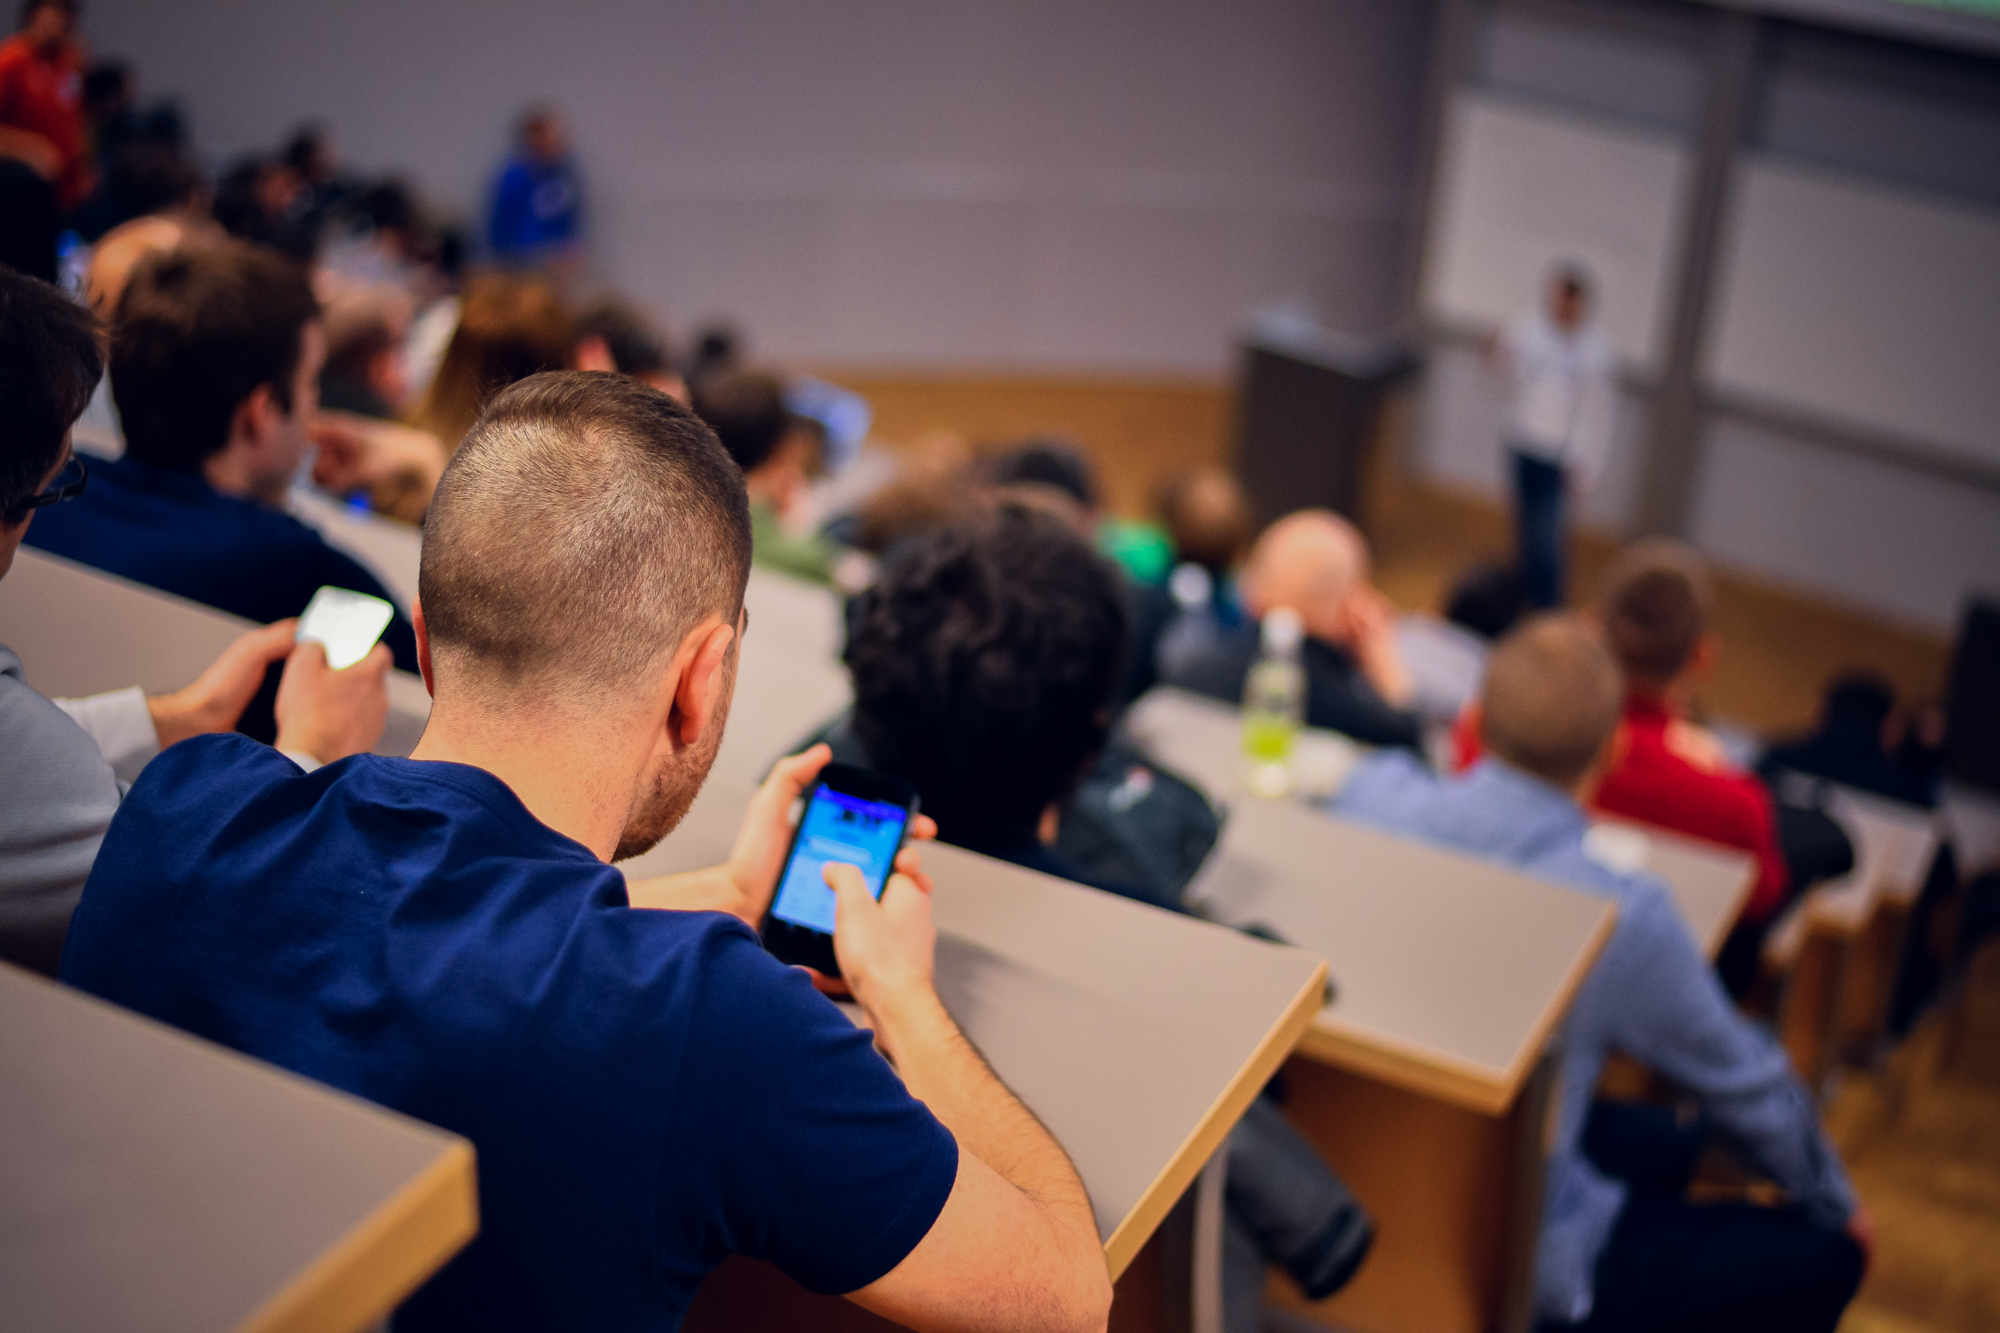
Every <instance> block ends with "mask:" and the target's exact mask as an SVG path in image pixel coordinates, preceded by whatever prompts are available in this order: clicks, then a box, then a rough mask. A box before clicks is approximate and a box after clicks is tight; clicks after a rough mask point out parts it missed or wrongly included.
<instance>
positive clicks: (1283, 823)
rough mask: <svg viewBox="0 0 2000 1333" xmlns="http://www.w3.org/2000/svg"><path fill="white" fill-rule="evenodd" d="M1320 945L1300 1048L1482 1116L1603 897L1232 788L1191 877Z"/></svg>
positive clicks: (1593, 946) (1223, 906)
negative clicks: (1232, 799) (1326, 988)
mask: <svg viewBox="0 0 2000 1333" xmlns="http://www.w3.org/2000/svg"><path fill="white" fill-rule="evenodd" d="M1189 894H1190V896H1191V897H1192V898H1193V899H1195V900H1196V901H1197V902H1199V903H1200V904H1202V905H1203V907H1204V908H1205V909H1206V910H1207V911H1209V912H1210V913H1212V914H1213V915H1214V917H1215V918H1216V919H1217V920H1220V921H1226V922H1228V923H1230V924H1232V925H1249V924H1253V923H1255V924H1262V925H1265V926H1268V927H1270V928H1271V929H1272V930H1273V931H1274V932H1275V933H1276V934H1277V935H1279V936H1280V937H1281V938H1283V939H1285V940H1287V941H1290V942H1291V943H1293V944H1296V945H1298V946H1300V947H1301V948H1304V949H1307V950H1309V951H1311V952H1312V953H1315V954H1318V955H1320V956H1321V957H1323V958H1325V959H1326V960H1327V962H1328V963H1329V964H1330V965H1331V968H1332V974H1331V975H1332V980H1333V985H1334V988H1335V994H1334V998H1333V1002H1332V1003H1331V1004H1329V1005H1327V1006H1326V1007H1325V1009H1324V1010H1323V1011H1322V1012H1321V1013H1320V1014H1319V1015H1318V1016H1317V1017H1316V1018H1315V1019H1314V1021H1313V1024H1312V1027H1311V1028H1310V1029H1308V1030H1307V1033H1306V1036H1305V1039H1304V1041H1303V1042H1302V1043H1301V1044H1300V1051H1301V1053H1303V1054H1305V1055H1309V1056H1311V1057H1312V1058H1314V1059H1318V1060H1323V1061H1326V1062H1329V1063H1333V1064H1338V1065H1341V1066H1342V1067H1345V1068H1349V1069H1353V1070H1355V1071H1357V1072H1361V1073H1366V1074H1369V1075H1371V1076H1373V1077H1376V1078H1379V1079H1382V1080H1383V1081H1385V1082H1388V1083H1392V1084H1395V1085H1397V1086H1399V1087H1404V1088H1407V1089H1410V1090H1411V1091H1416V1092H1422V1093H1425V1094H1426V1095H1429V1096H1433V1097H1436V1098H1438V1099H1439V1100H1441V1101H1445V1102H1449V1103H1452V1104H1454V1105H1459V1106H1465V1107H1468V1108H1471V1109H1474V1110H1478V1111H1481V1112H1484V1113H1486V1114H1499V1113H1500V1112H1502V1111H1504V1110H1506V1109H1507V1107H1508V1106H1509V1105H1511V1104H1512V1102H1513V1100H1514V1097H1515V1095H1516V1094H1517V1093H1518V1092H1519V1090H1520V1088H1521V1086H1522V1083H1523V1081H1524V1080H1525V1079H1526V1078H1527V1076H1528V1074H1529V1072H1530V1071H1531V1069H1532V1068H1533V1065H1534V1062H1535V1060H1536V1058H1537V1057H1538V1056H1539V1055H1540V1054H1541V1050H1542V1047H1543V1045H1544V1044H1545V1043H1546V1042H1547V1040H1548V1038H1549V1036H1550V1035H1551V1034H1552V1033H1553V1032H1554V1030H1555V1028H1556V1025H1557V1024H1559V1023H1560V1022H1561V1021H1562V1019H1563V1016H1564V1015H1565V1014H1567V1013H1568V1011H1569V1004H1570V1000H1571V999H1572V998H1573V997H1574V995H1575V993H1576V989H1577V987H1578V986H1580V985H1581V984H1582V983H1583V980H1584V978H1585V977H1586V976H1587V975H1588V974H1589V971H1590V966H1591V964H1592V963H1593V962H1594V961H1595V960H1596V958H1597V953H1598V951H1599V949H1601V948H1602V947H1603V944H1604V941H1605V940H1606V939H1608V938H1609V936H1610V932H1611V927H1612V924H1613V922H1614V920H1615V918H1616V912H1615V910H1614V909H1613V908H1612V907H1611V905H1610V904H1608V903H1606V902H1604V901H1603V900H1602V899H1598V898H1593V897H1590V896H1588V895H1585V894H1581V893H1577V892H1574V891H1572V890H1569V889H1563V888H1557V887H1555V886H1554V885H1550V884H1545V883H1543V882H1541V881H1540V880H1535V879H1530V878H1528V877H1527V876H1525V875H1519V874H1515V873H1514V872H1512V871H1509V870H1504V869H1501V868H1500V867H1498V866H1494V865H1491V864H1488V863H1487V862H1484V861H1478V860H1474V859H1473V858H1471V857H1466V856H1460V855H1457V854H1456V853H1453V852H1447V851H1441V850H1439V849H1437V848H1434V847H1427V846H1424V845H1422V844H1420V843H1416V842H1411V841H1407V840H1405V839H1402V838H1398V837H1394V836H1391V835H1389V834H1386V833H1381V832H1377V831H1375V830H1373V829H1367V828H1362V827H1360V826H1358V825H1354V824H1349V823H1344V822H1342V821H1339V820H1333V819H1329V818H1328V817H1327V816H1325V815H1323V814H1320V813H1319V812H1317V811H1313V810H1309V809H1306V808H1304V807H1302V806H1297V805H1292V804H1289V803H1272V802H1264V801H1240V802H1238V803H1237V804H1236V805H1235V806H1234V807H1233V808H1232V809H1231V811H1230V815H1229V821H1228V823H1227V824H1226V825H1224V827H1223V833H1222V844H1221V846H1219V847H1218V848H1217V849H1216V850H1215V852H1214V853H1212V854H1211V855H1210V857H1209V860H1208V863H1207V864H1206V865H1204V866H1203V867H1202V870H1201V873H1200V874H1199V875H1197V876H1196V877H1195V880H1194V882H1193V884H1191V885H1190V886H1189Z"/></svg>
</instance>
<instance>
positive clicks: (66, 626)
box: [0, 547, 431, 754]
mask: <svg viewBox="0 0 2000 1333" xmlns="http://www.w3.org/2000/svg"><path fill="white" fill-rule="evenodd" d="M254 628H255V625H254V623H253V622H251V621H248V620H245V619H243V618H242V617H241V616H232V615H230V614H229V613H228V612H226V611H218V610H216V609H215V608H214V607H212V606H204V605H202V604H201V603H200V602H192V601H189V600H188V599H187V598H185V597H175V596H174V595H172V594H171V593H164V592H161V591H160V590H159V589H157V588H149V587H147V586H146V585H144V584H143V583H133V582H131V581H130V580H127V579H121V578H118V577H117V576H115V575H112V574H106V573H104V572H103V571H102V570H97V569H92V568H90V567H89V566H88V565H80V564H76V563H74V562H72V561H68V560H64V559H61V558H60V557H57V556H52V555H49V554H47V553H46V552H43V551H37V550H35V549H33V548H32V547H23V548H21V550H20V551H18V552H16V553H15V556H14V567H13V568H12V569H11V570H9V571H8V573H7V577H6V578H4V579H0V643H4V644H6V645H7V646H8V647H9V648H12V649H13V650H14V652H15V654H16V655H17V656H19V657H20V659H21V665H22V668H23V669H24V670H25V672H26V673H27V680H28V684H30V685H32V686H34V687H35V688H36V689H38V690H40V691H41V692H42V693H43V694H47V695H51V696H57V697H78V696H82V695H88V694H99V693H102V692H104V691H106V690H118V689H124V688H126V687H127V686H131V685H137V686H139V687H140V688H141V689H143V690H145V691H146V692H147V693H149V694H152V693H162V692H165V691H168V690H177V689H179V688H180V687H181V686H183V685H185V684H187V683H188V682H189V681H191V680H193V679H194V678H195V677H196V676H199V675H200V674H201V673H202V672H203V671H204V670H206V669H207V667H208V665H209V663H211V662H213V661H214V660H215V659H216V657H217V656H218V655H220V654H221V652H222V650H223V649H224V648H227V647H228V646H229V645H230V643H231V642H232V641H233V640H234V639H235V638H236V636H237V635H239V634H241V633H243V632H244V631H245V630H249V629H254ZM430 714H431V697H430V693H429V692H428V691H427V690H425V689H424V682H423V680H422V679H421V678H419V677H417V676H415V675H412V674H410V673H408V672H403V671H392V672H390V673H389V723H388V726H387V728H386V729H385V730H384V731H383V733H382V741H381V743H380V744H379V745H377V746H376V747H375V750H376V753H378V754H408V753H409V752H410V750H411V749H412V748H414V747H415V745H416V743H417V738H418V737H420V736H421V735H423V730H424V722H425V721H426V720H427V719H428V718H429V717H430Z"/></svg>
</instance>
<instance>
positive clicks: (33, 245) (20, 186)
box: [0, 157, 56, 282]
mask: <svg viewBox="0 0 2000 1333" xmlns="http://www.w3.org/2000/svg"><path fill="white" fill-rule="evenodd" d="M0 264H5V265H6V266H7V267H8V268H11V269H13V270H15V271H16V272H18V273H25V274H27V275H28V276H29V277H31V278H40V279H41V280H42V281H43V282H54V281H55V280H56V192H55V189H54V188H53V187H52V186H51V185H50V184H49V183H48V182H47V181H45V180H43V179H42V178H41V177H40V176H37V175H36V174H35V173H34V171H33V169H32V168H30V167H29V166H28V164H27V163H25V162H18V161H16V160H14V159H13V158H11V157H0Z"/></svg>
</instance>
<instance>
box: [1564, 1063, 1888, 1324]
mask: <svg viewBox="0 0 2000 1333" xmlns="http://www.w3.org/2000/svg"><path fill="white" fill-rule="evenodd" d="M1700 1133H1701V1132H1700V1129H1699V1127H1698V1126H1697V1127H1688V1128H1683V1127H1680V1126H1678V1125H1676V1124H1675V1123H1674V1120H1673V1114H1672V1112H1670V1111H1667V1110H1665V1109H1663V1108H1660V1107H1653V1106H1635V1105H1627V1104H1621V1103H1612V1102H1600V1103H1598V1104H1597V1106H1596V1107H1594V1108H1593V1109H1592V1111H1591V1118H1590V1123H1589V1126H1588V1127H1587V1128H1586V1130H1585V1132H1584V1151H1585V1152H1586V1153H1587V1154H1589V1156H1590V1158H1591V1160H1592V1161H1594V1162H1596V1163H1597V1165H1598V1167H1599V1169H1601V1170H1603V1171H1605V1172H1606V1173H1607V1174H1610V1175H1614V1176H1617V1177H1619V1178H1621V1179H1623V1180H1625V1181H1626V1183H1627V1184H1628V1185H1629V1186H1630V1187H1631V1191H1632V1192H1631V1195H1630V1196H1629V1197H1628V1198H1627V1200H1626V1203H1625V1210H1624V1212H1622V1213H1620V1214H1619V1216H1618V1225H1617V1226H1616V1227H1615V1228H1614V1229H1613V1230H1612V1232H1611V1241H1610V1243H1609V1244H1608V1245H1606V1246H1605V1247H1604V1253H1603V1254H1602V1255H1601V1256H1600V1257H1599V1258H1598V1261H1597V1290H1596V1304H1595V1306H1594V1308H1593V1309H1592V1311H1591V1315H1590V1318H1589V1319H1588V1320H1587V1321H1586V1322H1584V1323H1583V1324H1580V1325H1567V1324H1549V1323H1544V1324H1543V1325H1542V1331H1543V1333H1552V1330H1555V1329H1567V1328H1579V1329H1589V1330H1591V1331H1592V1333H1600V1331H1602V1333H1609V1331H1610V1330H1619V1333H1677V1331H1678V1330H1683V1329H1685V1330H1690V1331H1691V1333H1692V1331H1693V1330H1701V1333H1711V1331H1713V1333H1734V1331H1735V1330H1743V1333H1750V1331H1751V1330H1757V1331H1758V1333H1832V1330H1833V1328H1834V1326H1835V1325H1836V1324H1838V1323H1839V1322H1840V1314H1841V1311H1843V1310H1844V1309H1846V1308H1847V1303H1848V1302H1849V1301H1850V1300H1852V1299H1853V1298H1854V1291H1855V1288H1856V1287H1858V1286H1860V1285H1861V1267H1862V1258H1861V1247H1860V1246H1859V1245H1857V1244H1856V1243H1855V1242H1854V1240H1853V1239H1852V1238H1851V1237H1849V1236H1847V1235H1845V1234H1843V1233H1841V1232H1837V1231H1828V1230H1825V1229H1824V1228H1822V1227H1819V1226H1816V1225H1814V1224H1813V1223H1812V1222H1810V1221H1808V1220H1807V1219H1806V1217H1805V1215H1804V1214H1803V1213H1802V1212H1800V1211H1799V1210H1798V1209H1795V1208H1760V1207H1757V1206H1755V1205H1753V1204H1747V1203H1709V1204H1697V1203H1689V1202H1687V1201H1686V1199H1685V1198H1684V1197H1683V1196H1684V1195H1685V1193H1686V1190H1687V1183H1688V1179H1689V1177H1690V1175H1691V1174H1692V1171H1693V1166H1694V1161H1695V1158H1696V1155H1697V1150H1698V1148H1699V1144H1700Z"/></svg>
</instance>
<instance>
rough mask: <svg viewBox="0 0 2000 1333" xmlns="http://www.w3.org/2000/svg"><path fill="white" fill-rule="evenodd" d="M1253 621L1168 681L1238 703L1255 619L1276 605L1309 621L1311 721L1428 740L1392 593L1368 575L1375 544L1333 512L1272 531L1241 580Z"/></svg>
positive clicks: (1409, 741)
mask: <svg viewBox="0 0 2000 1333" xmlns="http://www.w3.org/2000/svg"><path fill="white" fill-rule="evenodd" d="M1238 586H1239V587H1240V589H1241V593H1242V598H1243V609H1244V611H1245V613H1246V619H1245V620H1244V621H1243V623H1242V624H1240V625H1238V626H1237V627H1235V628H1234V629H1230V630H1220V631H1218V632H1217V633H1216V635H1215V636H1214V638H1212V639H1211V640H1210V641H1209V642H1208V643H1206V644H1203V645H1201V646H1200V647H1199V648H1198V649H1196V650H1194V651H1191V652H1189V653H1188V654H1187V655H1186V656H1185V657H1184V658H1183V659H1181V661H1180V662H1179V663H1178V664H1177V666H1176V669H1175V670H1174V671H1173V672H1172V673H1171V674H1170V675H1169V676H1168V678H1167V683H1168V684H1170V685H1178V686H1180V687H1181V688H1183V689H1189V690H1193V691H1195V692H1197V693H1199V694H1206V695H1208V696H1210V697H1211V698H1215V699H1222V700H1226V701H1227V702H1229V703H1238V702H1240V701H1241V700H1242V698H1243V684H1244V681H1245V679H1246V678H1247V677H1248V675H1249V674H1250V667H1251V665H1252V664H1253V663H1254V662H1255V661H1256V660H1257V649H1258V625H1259V623H1260V622H1261V621H1262V619H1263V617H1264V615H1265V614H1266V613H1268V612H1269V611H1271V610H1273V609H1275V608H1277V607H1281V606H1282V607H1288V608H1290V609H1291V610H1293V611H1295V612H1297V613H1298V616H1299V618H1300V620H1301V621H1302V622H1303V623H1304V625H1305V631H1306V640H1305V645H1304V657H1303V661H1304V665H1305V672H1306V717H1305V720H1306V724H1307V725H1308V726H1313V727H1324V728H1327V729H1329V730H1332V731H1338V732H1341V733H1342V734H1344V735H1347V736H1351V737H1353V738H1354V739H1355V740H1358V741H1361V742H1363V743H1364V744H1369V745H1402V746H1408V747H1410V748H1412V749H1415V748H1418V747H1419V746H1420V745H1421V744H1422V726H1421V721H1420V719H1419V718H1418V716H1417V714H1416V713H1415V712H1414V711H1413V710H1412V708H1411V704H1412V703H1413V701H1414V700H1415V697H1416V687H1415V683H1414V682H1413V681H1412V680H1411V679H1410V675H1409V671H1408V669H1407V668H1406V667H1405V666H1404V665H1403V660H1402V655H1401V652H1400V651H1399V650H1398V648H1397V646H1396V639H1395V634H1394V631H1393V628H1392V626H1391V622H1390V607H1389V603H1388V599H1387V598H1385V597H1383V596H1382V594H1381V593H1379V592H1377V591H1376V590H1375V588H1374V586H1373V585H1372V584H1370V582H1369V581H1368V546H1367V543H1366V542H1365V541H1364V540H1363V539H1362V536H1361V534H1360V532H1358V531H1357V530H1356V529H1355V527H1354V525H1353V524H1351V523H1349V522H1348V521H1347V520H1346V519H1344V518H1341V517H1340V516H1339V515H1338V514H1335V513H1332V512H1331V511H1329V510H1322V509H1309V510H1302V511H1300V512H1299V513H1296V514H1291V515H1288V516H1286V517H1284V518H1281V519H1279V520H1278V521H1277V522H1276V523H1273V524H1272V525H1271V526H1270V527H1269V528H1267V529H1265V531H1264V534H1263V535H1262V536H1261V537H1259V538H1258V539H1257V544H1256V546H1255V547H1254V548H1252V550H1251V552H1250V559H1249V562H1248V563H1247V564H1246V565H1245V566H1244V569H1243V573H1242V576H1241V578H1240V580H1239V585H1238Z"/></svg>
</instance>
